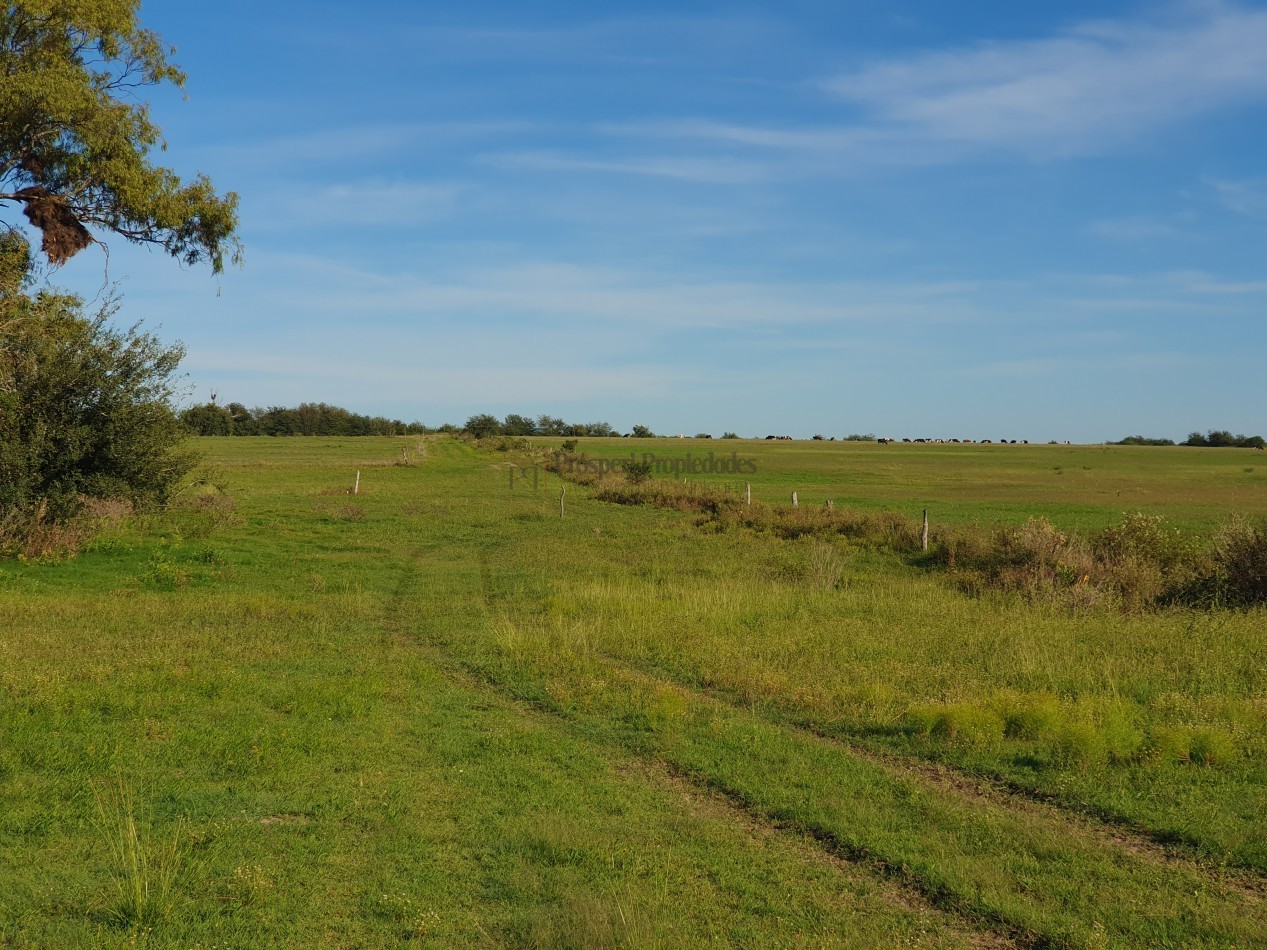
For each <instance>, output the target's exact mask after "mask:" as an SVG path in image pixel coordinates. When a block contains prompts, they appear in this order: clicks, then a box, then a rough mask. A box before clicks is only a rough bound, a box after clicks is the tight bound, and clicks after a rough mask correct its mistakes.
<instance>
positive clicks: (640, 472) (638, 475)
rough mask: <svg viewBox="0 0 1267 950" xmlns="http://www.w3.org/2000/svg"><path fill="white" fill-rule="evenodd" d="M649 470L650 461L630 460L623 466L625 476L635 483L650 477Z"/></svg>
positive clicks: (650, 469)
mask: <svg viewBox="0 0 1267 950" xmlns="http://www.w3.org/2000/svg"><path fill="white" fill-rule="evenodd" d="M651 471H652V468H651V463H650V462H630V463H629V464H628V465H626V466H625V478H627V479H629V480H630V481H631V482H633V483H634V484H635V485H637V484H638V483H639V482H645V481H646V480H647V479H648V478H650V477H651Z"/></svg>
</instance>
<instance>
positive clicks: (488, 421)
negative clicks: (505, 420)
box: [462, 412, 502, 439]
mask: <svg viewBox="0 0 1267 950" xmlns="http://www.w3.org/2000/svg"><path fill="white" fill-rule="evenodd" d="M462 430H463V431H464V432H469V433H470V434H471V435H473V436H474V437H475V438H477V439H486V438H488V437H489V436H490V435H501V432H502V424H501V422H499V421H498V419H497V417H496V416H494V415H490V414H489V413H487V412H482V413H480V414H479V415H475V416H471V417H470V418H469V419H467V420H466V424H465V425H464V426H462Z"/></svg>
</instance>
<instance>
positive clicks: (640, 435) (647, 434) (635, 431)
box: [629, 425, 655, 439]
mask: <svg viewBox="0 0 1267 950" xmlns="http://www.w3.org/2000/svg"><path fill="white" fill-rule="evenodd" d="M629 435H630V436H632V437H633V438H635V439H654V438H655V433H654V432H652V431H651V429H650V428H649V427H647V426H642V425H638V426H634V427H633V428H632V429H630V430H629Z"/></svg>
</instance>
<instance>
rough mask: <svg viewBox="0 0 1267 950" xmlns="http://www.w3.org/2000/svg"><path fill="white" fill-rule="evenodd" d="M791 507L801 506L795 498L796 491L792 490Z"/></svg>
mask: <svg viewBox="0 0 1267 950" xmlns="http://www.w3.org/2000/svg"><path fill="white" fill-rule="evenodd" d="M792 507H793V508H799V507H801V503H800V502H799V501H797V500H796V492H792Z"/></svg>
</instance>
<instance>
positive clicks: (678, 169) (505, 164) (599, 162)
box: [480, 152, 767, 185]
mask: <svg viewBox="0 0 1267 950" xmlns="http://www.w3.org/2000/svg"><path fill="white" fill-rule="evenodd" d="M480 161H481V163H482V164H485V165H490V166H493V167H496V168H505V169H512V170H514V169H523V170H527V171H547V172H605V173H616V174H621V175H642V176H650V177H653V178H673V179H677V180H679V181H689V182H695V183H697V184H710V185H742V184H747V183H750V182H753V181H757V180H759V179H762V178H765V177H767V172H766V169H765V168H764V167H763V166H762V165H760V164H757V163H756V162H746V161H738V160H735V159H729V158H689V157H687V158H677V157H662V158H657V157H651V158H645V157H640V158H624V159H607V158H588V157H580V156H576V155H562V154H557V153H553V152H518V153H509V154H502V155H485V156H483V157H482V158H481V159H480Z"/></svg>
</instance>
